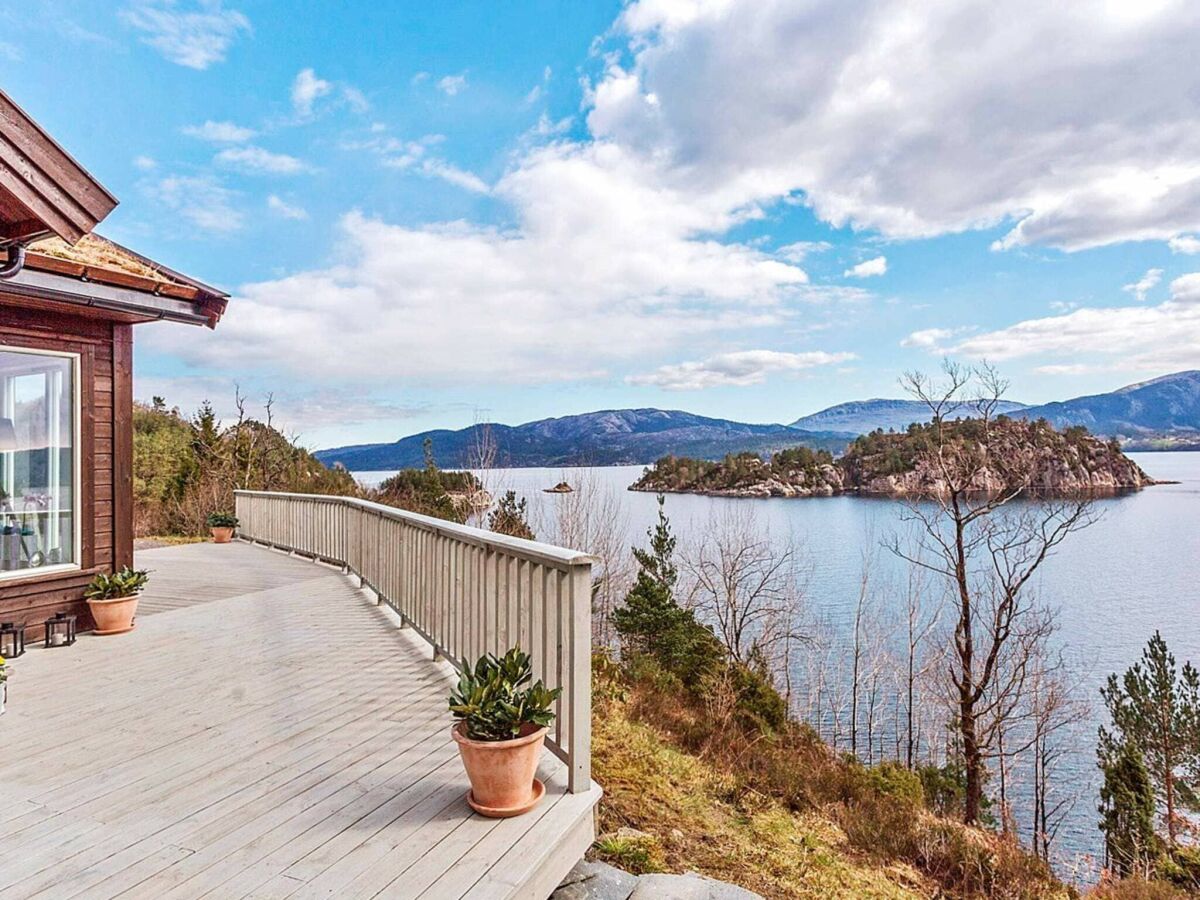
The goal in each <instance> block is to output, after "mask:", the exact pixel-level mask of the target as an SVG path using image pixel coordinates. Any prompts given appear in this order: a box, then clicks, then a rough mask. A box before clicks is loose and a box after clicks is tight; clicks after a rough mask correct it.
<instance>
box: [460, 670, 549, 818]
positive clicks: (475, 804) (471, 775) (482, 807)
mask: <svg viewBox="0 0 1200 900" xmlns="http://www.w3.org/2000/svg"><path fill="white" fill-rule="evenodd" d="M531 681H533V666H532V663H531V661H530V659H529V654H527V653H523V652H521V649H520V648H519V647H514V648H512V649H511V650H509V651H508V652H507V653H506V654H504V656H503V657H497V656H496V655H495V654H492V653H488V654H485V655H484V656H482V657H480V658H479V660H478V661H477V662H476V663H475V665H474V666H473V667H468V668H466V669H464V670H463V672H462V674H461V676H460V677H459V679H458V685H457V687H456V688H455V689H454V690H453V691H451V692H450V712H451V713H453V715H454V717H455V718H456V719H458V722H457V723H456V724H455V726H454V730H453V732H452V734H453V736H454V740H455V742H456V743H457V744H458V752H459V755H460V756H461V757H462V761H463V766H464V767H465V768H466V770H467V778H468V779H470V782H471V790H470V792H469V793H468V794H467V802H468V803H469V804H470V805H471V808H472V809H474V810H475V811H476V812H478V813H480V814H481V815H484V816H490V817H492V818H507V817H509V816H519V815H521V814H522V813H525V812H528V811H529V810H531V809H533V808H534V807H535V806H537V805H538V803H539V802H540V801H541V799H542V796H543V795H544V794H545V792H546V786H545V785H544V784H542V782H541V781H539V780H538V779H537V778H536V777H535V775H536V774H537V766H538V759H539V758H540V757H541V755H542V746H543V744H544V743H545V741H546V732H547V731H549V730H550V729H549V726H550V723H551V722H553V721H554V712H553V711H552V707H553V706H554V701H556V700H557V699H558V698H559V696H560V695H561V693H562V688H554V689H553V690H550V689H549V688H547V687H546V686H545V685H544V684H543V683H542V682H541V681H540V680H539V681H538V682H537V683H536V684H530V682H531Z"/></svg>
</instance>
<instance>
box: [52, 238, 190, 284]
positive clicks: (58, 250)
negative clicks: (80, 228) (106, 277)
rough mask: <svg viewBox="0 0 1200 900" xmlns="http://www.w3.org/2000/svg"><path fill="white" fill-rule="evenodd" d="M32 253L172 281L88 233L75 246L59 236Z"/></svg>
mask: <svg viewBox="0 0 1200 900" xmlns="http://www.w3.org/2000/svg"><path fill="white" fill-rule="evenodd" d="M29 251H30V252H31V253H40V254H42V255H43V256H52V257H54V258H55V259H65V260H67V261H68V262H74V263H79V264H80V265H84V266H96V267H98V268H101V269H113V270H115V271H117V272H127V273H129V274H130V275H140V276H142V277H143V278H151V279H154V280H155V281H162V282H169V281H171V279H170V278H168V277H167V276H166V275H164V274H163V273H162V272H160V271H159V270H158V269H156V268H154V267H153V266H148V265H146V264H145V263H144V262H142V260H140V259H138V258H137V257H135V256H133V255H132V254H130V253H128V252H126V251H125V250H122V249H121V248H120V247H118V246H117V245H116V244H114V243H113V242H112V241H109V240H107V239H106V238H102V237H100V236H99V235H98V234H86V235H84V236H83V237H82V238H81V239H80V241H79V243H77V244H76V245H75V246H74V247H72V246H71V245H70V244H68V243H67V242H66V241H64V240H63V239H62V238H58V237H48V238H43V239H42V240H40V241H34V242H33V243H32V244H30V245H29Z"/></svg>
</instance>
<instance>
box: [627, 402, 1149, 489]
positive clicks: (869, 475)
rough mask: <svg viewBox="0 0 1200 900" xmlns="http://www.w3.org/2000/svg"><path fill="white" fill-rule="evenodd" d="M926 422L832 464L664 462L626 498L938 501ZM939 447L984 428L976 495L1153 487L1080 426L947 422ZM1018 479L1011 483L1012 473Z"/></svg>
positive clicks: (972, 448)
mask: <svg viewBox="0 0 1200 900" xmlns="http://www.w3.org/2000/svg"><path fill="white" fill-rule="evenodd" d="M934 427H935V426H934V425H932V424H928V423H927V424H913V425H910V426H909V427H908V429H907V430H906V431H902V432H883V431H875V432H872V433H871V434H867V435H863V436H861V437H859V438H857V439H855V440H854V441H853V442H852V443H850V444H849V446H847V448H846V452H845V453H844V454H843V455H842V456H840V457H838V458H836V459H835V458H834V457H833V456H832V454H830V453H828V452H827V451H825V450H811V449H809V448H807V447H792V448H789V449H787V450H781V451H779V452H778V453H775V454H772V455H771V456H770V457H768V458H763V457H760V456H759V455H757V454H755V453H739V454H731V455H729V456H726V457H725V458H724V459H722V460H720V461H709V460H698V459H687V458H682V457H674V456H667V457H663V458H662V459H660V460H658V462H656V463H655V464H654V465H653V466H651V467H649V468H647V469H646V470H645V472H643V474H642V476H641V478H639V479H638V480H637V481H636V482H634V483H633V484H632V485H630V487H629V489H630V490H631V491H650V492H654V493H683V494H710V495H714V496H722V497H760V498H761V497H832V496H835V495H839V494H860V495H873V496H892V497H901V496H936V495H938V494H941V493H944V492H945V486H944V485H943V484H942V483H941V480H940V476H939V474H938V472H937V470H936V466H934V465H932V464H931V461H930V454H929V453H928V452H927V451H929V450H930V449H931V448H932V447H933V446H934V432H933V429H934ZM942 428H943V429H946V431H947V432H948V435H947V437H946V440H947V442H948V443H947V446H948V447H952V448H953V449H954V451H955V452H960V453H981V452H985V450H984V437H985V433H984V429H985V428H986V429H987V432H986V439H987V450H986V452H988V453H991V454H993V456H994V458H995V460H996V461H995V463H994V464H991V463H985V464H984V465H982V466H981V467H980V469H979V472H978V474H977V477H976V479H975V480H976V482H977V488H978V490H979V491H980V492H998V491H1005V490H1012V489H1013V488H1016V487H1024V488H1026V489H1028V490H1030V491H1031V492H1036V493H1038V494H1042V495H1067V494H1077V493H1097V494H1103V493H1117V492H1120V491H1128V490H1140V489H1141V488H1143V487H1146V486H1147V485H1151V484H1155V483H1156V482H1155V481H1154V479H1152V478H1150V476H1149V475H1147V474H1146V473H1145V472H1144V471H1142V469H1141V467H1139V466H1138V464H1137V463H1135V462H1134V461H1133V460H1131V459H1130V458H1129V457H1128V456H1126V455H1125V454H1124V453H1123V452H1122V451H1121V447H1120V445H1119V444H1118V443H1117V442H1116V441H1110V440H1101V439H1100V438H1097V437H1095V436H1093V435H1092V434H1090V433H1089V432H1088V430H1087V429H1086V428H1083V427H1081V426H1080V427H1073V428H1067V429H1065V430H1063V431H1061V432H1060V431H1056V430H1055V429H1054V427H1053V426H1051V425H1050V424H1049V423H1047V422H1046V421H1045V420H1044V419H1038V420H1036V421H1027V420H1025V419H1010V418H1007V417H1005V416H1001V417H999V418H997V419H994V420H991V421H988V422H986V423H985V422H983V421H981V420H978V419H961V420H957V421H953V422H945V423H943V424H942ZM1018 471H1019V472H1020V473H1021V482H1020V483H1019V484H1014V483H1012V479H1013V477H1014V476H1013V475H1012V473H1014V472H1018Z"/></svg>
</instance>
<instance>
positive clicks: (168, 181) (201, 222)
mask: <svg viewBox="0 0 1200 900" xmlns="http://www.w3.org/2000/svg"><path fill="white" fill-rule="evenodd" d="M147 193H149V195H150V196H151V197H152V198H153V199H154V200H155V201H157V202H158V203H161V204H162V205H163V206H165V207H166V208H167V209H169V210H172V211H173V212H176V213H178V214H179V215H180V216H182V217H183V218H184V219H186V220H187V221H189V222H191V223H192V224H193V225H195V226H196V227H197V228H202V229H204V230H205V231H212V232H217V233H228V232H233V231H237V230H238V229H239V228H241V227H242V214H241V213H240V212H239V211H238V210H237V208H236V207H235V206H234V199H235V194H234V193H233V192H232V191H230V190H229V189H228V188H226V187H224V186H223V185H221V184H220V183H219V182H217V181H216V180H214V179H212V178H208V177H204V176H189V175H171V176H168V177H166V178H162V179H160V180H159V181H157V182H155V183H153V184H152V185H150V186H148V188H147Z"/></svg>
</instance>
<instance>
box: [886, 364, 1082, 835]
mask: <svg viewBox="0 0 1200 900" xmlns="http://www.w3.org/2000/svg"><path fill="white" fill-rule="evenodd" d="M943 371H944V379H943V380H941V381H934V380H932V379H930V378H928V377H926V376H924V375H921V374H919V373H910V374H908V375H906V376H905V378H904V384H905V386H906V388H907V389H908V391H909V392H910V393H911V394H912V395H913V396H914V397H916V398H917V399H919V400H921V401H922V402H923V403H925V405H926V406H927V407H928V409H929V412H930V415H931V420H932V424H931V425H930V426H929V429H928V431H927V436H928V442H927V446H925V447H924V448H922V449H919V450H918V451H917V460H916V461H917V466H918V470H919V471H920V472H921V473H922V475H923V477H924V478H925V489H924V490H923V491H922V492H921V496H919V497H914V498H913V499H912V500H911V502H909V503H908V505H907V509H906V513H905V518H906V519H907V520H908V521H910V522H912V523H914V524H915V525H916V527H917V530H918V532H919V536H918V538H917V547H916V548H909V547H905V546H903V545H901V544H900V543H899V542H893V544H892V550H893V552H895V553H896V554H897V555H898V556H900V557H902V558H904V559H906V560H908V561H909V562H911V563H913V564H914V565H918V566H921V567H923V568H925V569H926V570H928V571H929V572H931V573H934V574H936V575H937V576H939V577H940V578H942V579H944V580H945V582H946V583H947V584H948V585H949V587H950V588H951V591H952V593H953V596H954V601H955V602H954V608H955V609H954V615H955V621H954V630H953V635H952V644H951V651H952V652H951V654H950V665H949V667H948V668H949V671H948V673H947V674H948V676H949V682H950V684H951V686H952V691H953V696H954V700H955V708H956V722H955V725H956V727H957V729H958V734H959V738H960V739H961V742H962V756H963V764H964V769H965V775H966V785H965V788H966V790H965V800H964V810H963V819H964V821H965V822H967V823H968V824H973V823H975V822H977V821H978V819H979V814H980V808H981V802H982V799H983V784H984V776H985V766H986V760H987V758H988V756H989V755H990V754H991V753H992V752H993V751H994V749H995V742H996V740H997V737H998V735H999V731H1000V729H1001V728H1002V727H1003V724H1004V723H1005V721H1006V720H1007V718H1008V717H1009V716H1010V715H1011V714H1012V712H1013V711H1014V710H1015V709H1016V708H1017V704H1018V702H1019V698H1020V692H1021V690H1022V689H1023V687H1024V684H1025V680H1026V678H1027V676H1028V662H1029V658H1028V654H1029V653H1030V652H1031V650H1032V648H1034V647H1036V646H1038V645H1039V643H1040V642H1042V641H1043V640H1044V637H1045V631H1044V629H1045V624H1044V622H1042V621H1041V619H1040V617H1039V616H1038V615H1036V608H1035V607H1034V606H1033V604H1032V601H1031V600H1030V599H1029V598H1028V596H1027V592H1026V590H1025V588H1026V586H1027V585H1028V584H1029V580H1030V579H1031V578H1032V577H1033V575H1034V573H1035V572H1036V571H1037V570H1038V569H1039V568H1040V567H1041V565H1042V564H1043V563H1044V562H1045V561H1046V559H1047V558H1049V556H1050V555H1051V554H1052V553H1053V552H1054V550H1055V548H1057V547H1058V545H1059V544H1061V543H1062V542H1063V541H1064V540H1065V539H1066V538H1067V536H1068V535H1070V534H1071V533H1073V532H1075V531H1078V530H1080V529H1081V528H1084V527H1086V526H1088V525H1090V524H1091V523H1092V522H1094V521H1095V519H1096V514H1095V513H1094V511H1093V507H1092V504H1091V502H1090V500H1089V499H1088V498H1087V497H1074V498H1068V499H1046V500H1043V501H1041V502H1037V503H1014V501H1017V500H1018V498H1021V496H1022V494H1025V493H1026V492H1027V491H1028V490H1029V488H1030V484H1031V481H1032V477H1033V460H1032V459H1031V457H1030V455H1029V454H1027V453H1022V452H1014V451H1013V450H1012V449H1011V448H1002V447H1001V442H1000V440H999V435H998V433H997V429H996V426H995V421H994V420H995V412H996V409H997V407H998V404H999V402H1000V400H1001V398H1002V397H1003V395H1004V391H1005V390H1006V388H1007V384H1006V383H1005V382H1004V381H1003V380H1002V379H1001V378H1000V377H999V376H998V375H997V374H996V372H995V370H994V369H991V368H990V367H988V366H986V365H984V366H982V367H979V368H975V369H966V368H963V367H960V366H957V365H955V364H953V363H950V362H947V363H946V364H945V365H944V367H943ZM964 409H966V410H969V412H970V414H971V418H973V419H974V420H975V421H974V422H973V423H972V427H971V428H970V431H969V434H964V433H963V432H962V429H961V428H960V427H957V426H956V425H955V423H953V422H952V421H951V420H950V419H949V418H948V417H949V416H951V415H961V414H962V413H963V411H964Z"/></svg>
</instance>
